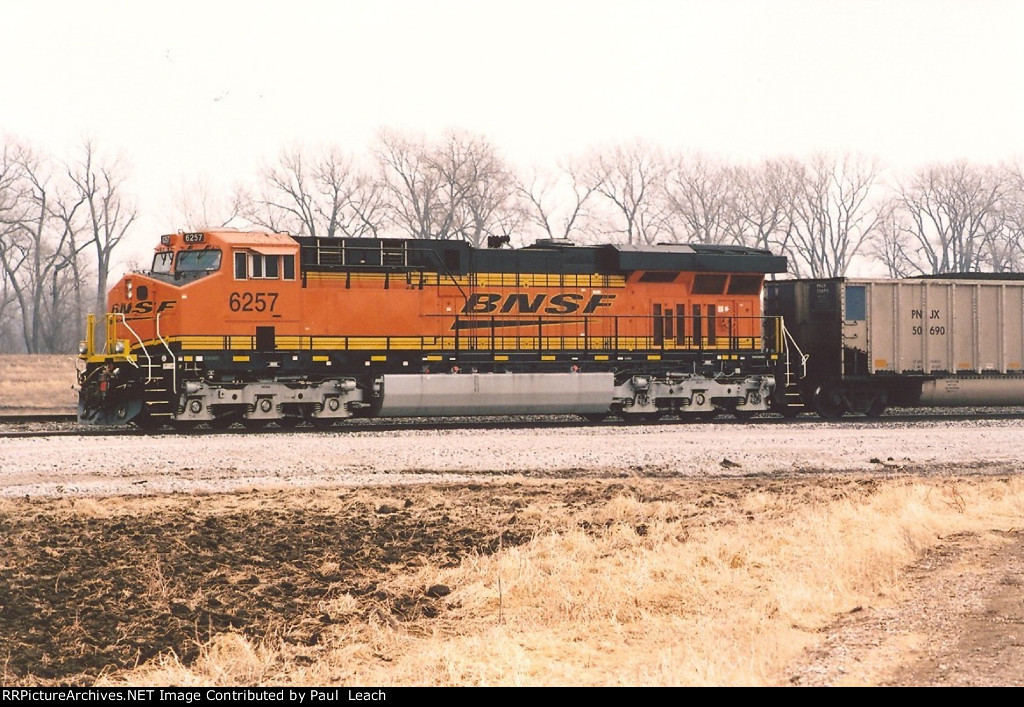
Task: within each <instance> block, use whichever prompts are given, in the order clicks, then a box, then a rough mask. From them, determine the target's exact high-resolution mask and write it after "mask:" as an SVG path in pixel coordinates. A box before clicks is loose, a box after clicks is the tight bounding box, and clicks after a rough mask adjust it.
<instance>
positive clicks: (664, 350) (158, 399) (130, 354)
mask: <svg viewBox="0 0 1024 707" xmlns="http://www.w3.org/2000/svg"><path fill="white" fill-rule="evenodd" d="M491 245H493V246H496V247H490V248H480V249H478V248H473V247H471V246H469V245H468V244H466V243H463V242H459V241H424V240H405V239H339V238H311V237H292V236H289V235H285V234H280V233H270V234H268V233H244V232H238V231H232V230H206V231H201V232H192V233H183V232H179V233H177V234H173V235H167V236H162V237H161V242H160V245H159V246H158V247H157V249H156V255H155V257H154V260H153V266H152V268H151V269H150V270H149V271H146V272H140V273H132V274H129V275H126V276H125V277H123V278H122V279H121V280H120V282H118V283H117V284H116V285H115V286H114V287H113V288H112V289H111V291H110V294H109V299H108V310H109V311H108V313H107V314H106V316H105V318H104V321H103V322H102V327H101V328H102V331H96V329H97V327H96V326H95V322H94V321H93V319H92V318H90V322H89V331H88V335H87V338H86V341H85V342H83V345H82V349H81V357H80V361H81V365H80V370H79V385H80V399H79V420H80V421H81V422H83V423H88V424H98V425H118V424H126V423H129V422H133V423H135V424H136V425H138V426H140V427H157V426H160V425H163V424H165V423H170V424H174V425H176V426H190V425H195V424H198V423H206V424H209V425H211V426H214V427H221V426H227V425H230V424H232V423H234V422H241V423H242V424H245V425H246V426H249V427H259V426H261V425H264V424H266V423H268V422H271V421H273V422H276V423H277V424H278V425H281V426H291V425H294V424H298V423H299V422H302V421H309V422H312V423H314V424H323V425H329V424H331V423H333V422H335V421H337V420H339V419H342V418H347V417H352V416H381V417H389V416H391V417H396V416H425V417H426V416H449V415H506V414H568V413H573V414H580V415H584V416H587V417H591V418H600V417H603V416H605V415H608V414H610V413H613V414H618V415H621V416H622V417H624V418H627V419H651V418H654V417H657V416H660V415H662V414H665V413H671V414H678V415H682V416H686V415H688V414H691V413H692V414H695V415H712V414H715V413H716V412H719V411H722V410H725V411H729V412H732V413H735V414H737V415H740V416H742V415H744V414H747V413H754V412H758V411H766V410H770V409H774V408H775V407H776V405H777V403H776V402H775V401H774V398H775V397H776V385H775V375H774V374H775V370H776V367H777V359H778V355H777V352H776V350H775V349H776V348H777V347H776V344H775V342H781V338H782V337H781V324H780V323H779V322H777V321H775V320H772V321H766V320H765V319H764V318H763V317H762V314H761V289H762V285H763V281H764V275H765V273H776V272H784V271H785V267H786V260H785V258H783V257H778V256H773V255H771V254H770V253H768V252H767V251H762V250H755V249H749V248H741V247H729V246H702V245H692V246H685V245H666V246H662V245H659V246H651V247H646V248H641V247H634V246H621V245H619V246H616V245H604V246H574V245H572V244H571V243H569V242H566V241H540V242H538V243H536V244H534V245H532V246H528V247H526V248H519V249H511V248H506V247H500V246H501V244H500V243H497V242H496V243H492V244H491Z"/></svg>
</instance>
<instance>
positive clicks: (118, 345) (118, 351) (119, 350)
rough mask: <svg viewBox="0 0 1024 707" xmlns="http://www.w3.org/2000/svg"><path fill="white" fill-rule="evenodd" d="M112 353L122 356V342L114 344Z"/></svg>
mask: <svg viewBox="0 0 1024 707" xmlns="http://www.w3.org/2000/svg"><path fill="white" fill-rule="evenodd" d="M114 353H116V354H123V353H124V342H123V341H118V342H117V343H116V344H114Z"/></svg>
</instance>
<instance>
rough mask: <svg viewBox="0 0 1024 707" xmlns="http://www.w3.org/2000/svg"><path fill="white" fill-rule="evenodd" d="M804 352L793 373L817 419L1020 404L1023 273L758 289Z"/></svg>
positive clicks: (788, 283) (790, 283)
mask: <svg viewBox="0 0 1024 707" xmlns="http://www.w3.org/2000/svg"><path fill="white" fill-rule="evenodd" d="M765 313H766V314H768V315H775V316H782V317H783V318H784V321H785V324H786V328H787V330H788V332H789V335H790V336H791V337H792V341H794V342H795V344H796V346H797V347H798V348H799V350H800V351H801V352H802V354H803V355H804V356H806V360H805V368H804V369H803V370H801V371H799V372H798V373H797V374H796V375H794V376H793V386H794V388H796V389H798V391H799V397H800V399H801V400H802V402H803V404H804V405H806V406H808V407H810V408H812V409H814V410H816V411H817V412H818V413H819V414H820V415H822V416H823V417H839V416H841V415H843V414H845V413H848V412H853V413H864V414H867V415H869V416H875V415H879V414H881V413H882V411H883V410H885V408H886V407H887V406H890V405H893V406H899V407H958V406H959V407H963V406H1019V405H1024V276H1022V275H1015V274H982V273H972V274H967V275H946V276H941V277H922V278H908V279H902V280H872V279H857V278H836V279H818V280H803V279H801V280H783V281H777V282H772V283H766V286H765Z"/></svg>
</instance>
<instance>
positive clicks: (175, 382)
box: [147, 312, 178, 393]
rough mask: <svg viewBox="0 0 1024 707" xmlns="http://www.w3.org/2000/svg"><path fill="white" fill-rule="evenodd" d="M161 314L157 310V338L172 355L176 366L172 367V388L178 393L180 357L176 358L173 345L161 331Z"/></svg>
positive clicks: (172, 361)
mask: <svg viewBox="0 0 1024 707" xmlns="http://www.w3.org/2000/svg"><path fill="white" fill-rule="evenodd" d="M161 314H162V313H161V312H157V315H156V338H158V339H160V343H161V344H163V345H164V348H165V349H166V350H167V353H168V355H169V356H170V357H171V363H172V364H173V365H174V367H173V368H172V369H171V390H172V391H173V392H175V393H177V392H178V359H177V358H175V356H174V352H173V351H171V347H170V346H168V345H167V341H166V340H165V339H164V337H163V335H162V334H161V333H160V315H161ZM148 382H149V381H147V383H148Z"/></svg>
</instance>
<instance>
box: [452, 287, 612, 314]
mask: <svg viewBox="0 0 1024 707" xmlns="http://www.w3.org/2000/svg"><path fill="white" fill-rule="evenodd" d="M614 299H615V295H598V294H593V295H590V296H589V297H588V296H587V295H581V294H577V293H575V292H560V293H558V294H557V295H551V296H550V297H549V296H548V295H546V294H539V295H525V294H510V295H500V294H497V293H494V292H477V293H474V294H472V295H470V296H469V297H467V298H466V306H464V307H463V308H462V313H463V314H512V313H515V314H574V313H576V312H579V311H581V309H582V313H583V314H592V313H594V312H595V311H597V309H598V308H599V307H611V306H612V300H614Z"/></svg>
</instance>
